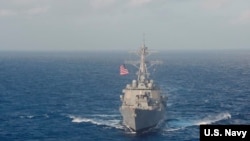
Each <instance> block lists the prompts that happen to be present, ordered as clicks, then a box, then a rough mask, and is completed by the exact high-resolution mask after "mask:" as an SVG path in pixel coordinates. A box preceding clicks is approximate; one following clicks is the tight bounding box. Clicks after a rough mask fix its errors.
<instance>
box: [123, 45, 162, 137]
mask: <svg viewBox="0 0 250 141" xmlns="http://www.w3.org/2000/svg"><path fill="white" fill-rule="evenodd" d="M136 53H137V55H138V56H139V57H140V60H139V61H125V64H132V65H133V66H135V67H136V68H138V71H137V73H136V74H137V76H138V77H137V80H132V83H131V84H127V85H126V87H125V88H124V89H123V90H122V93H123V94H122V95H120V99H121V106H120V109H119V110H120V113H121V115H122V123H123V125H125V126H126V127H127V128H128V129H130V130H131V131H133V132H136V133H138V132H141V131H145V130H149V129H151V128H153V127H155V126H157V125H159V123H161V121H163V120H164V117H165V111H166V100H167V97H166V96H165V95H163V94H162V93H161V90H160V88H159V86H158V85H157V84H156V83H155V82H154V80H152V79H150V78H149V72H148V68H150V67H151V66H153V65H155V64H160V63H161V61H147V60H146V56H148V55H149V54H150V53H151V52H150V51H149V50H148V48H147V47H146V46H145V42H143V44H142V46H141V47H140V48H139V50H138V51H137V52H136ZM122 74H126V71H125V72H124V71H123V72H122Z"/></svg>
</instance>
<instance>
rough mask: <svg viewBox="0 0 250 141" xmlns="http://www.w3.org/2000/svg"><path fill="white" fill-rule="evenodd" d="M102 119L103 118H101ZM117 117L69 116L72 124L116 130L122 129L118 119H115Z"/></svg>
mask: <svg viewBox="0 0 250 141" xmlns="http://www.w3.org/2000/svg"><path fill="white" fill-rule="evenodd" d="M102 117H103V118H102ZM114 117H117V115H92V116H91V117H81V116H74V115H69V118H71V119H72V122H74V123H82V122H85V123H91V124H95V125H100V126H107V127H113V128H117V129H123V126H122V125H121V123H120V120H119V119H115V118H114Z"/></svg>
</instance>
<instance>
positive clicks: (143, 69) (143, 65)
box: [125, 37, 162, 83]
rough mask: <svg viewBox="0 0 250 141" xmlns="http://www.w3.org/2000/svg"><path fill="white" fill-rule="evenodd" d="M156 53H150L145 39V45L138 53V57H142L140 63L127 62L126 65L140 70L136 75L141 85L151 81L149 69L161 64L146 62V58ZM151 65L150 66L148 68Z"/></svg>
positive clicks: (159, 62) (158, 62)
mask: <svg viewBox="0 0 250 141" xmlns="http://www.w3.org/2000/svg"><path fill="white" fill-rule="evenodd" d="M152 52H154V51H148V47H146V45H145V39H144V37H143V44H142V46H141V47H140V49H139V50H138V51H137V52H136V53H137V55H138V56H139V57H140V60H139V61H125V63H126V64H131V65H133V66H135V67H136V68H138V69H139V70H138V72H137V73H136V74H137V76H138V78H137V80H138V82H139V83H146V82H147V80H149V75H150V73H149V72H148V68H150V67H152V66H153V65H156V64H161V63H162V62H161V61H146V56H148V55H150V54H151V53H152ZM147 65H149V66H147Z"/></svg>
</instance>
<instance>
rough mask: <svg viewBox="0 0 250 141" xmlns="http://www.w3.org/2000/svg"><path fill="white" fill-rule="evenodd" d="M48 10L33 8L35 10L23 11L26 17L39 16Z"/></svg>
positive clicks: (45, 8)
mask: <svg viewBox="0 0 250 141" xmlns="http://www.w3.org/2000/svg"><path fill="white" fill-rule="evenodd" d="M48 10H49V6H46V7H35V8H31V9H29V10H27V11H25V13H26V14H27V15H40V14H44V13H47V12H48Z"/></svg>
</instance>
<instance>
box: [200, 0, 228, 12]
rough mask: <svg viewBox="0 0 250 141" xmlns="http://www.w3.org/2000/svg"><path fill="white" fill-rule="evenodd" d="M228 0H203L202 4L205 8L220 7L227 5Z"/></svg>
mask: <svg viewBox="0 0 250 141" xmlns="http://www.w3.org/2000/svg"><path fill="white" fill-rule="evenodd" d="M228 1H229V0H203V1H202V3H201V6H202V8H205V9H212V10H213V9H219V8H222V7H223V6H225V5H226V4H227V2H228Z"/></svg>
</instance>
